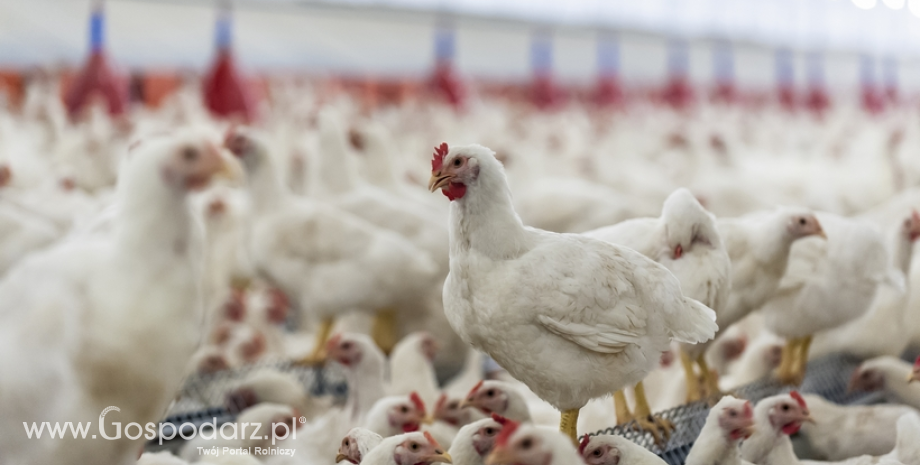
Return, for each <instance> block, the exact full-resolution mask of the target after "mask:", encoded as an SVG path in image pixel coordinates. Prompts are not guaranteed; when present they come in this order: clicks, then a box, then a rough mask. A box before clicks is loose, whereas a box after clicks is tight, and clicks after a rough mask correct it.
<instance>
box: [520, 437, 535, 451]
mask: <svg viewBox="0 0 920 465" xmlns="http://www.w3.org/2000/svg"><path fill="white" fill-rule="evenodd" d="M531 447H533V441H532V440H531V439H530V438H527V439H524V440H523V441H521V449H524V450H527V449H530V448H531Z"/></svg>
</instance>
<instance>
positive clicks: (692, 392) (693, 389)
mask: <svg viewBox="0 0 920 465" xmlns="http://www.w3.org/2000/svg"><path fill="white" fill-rule="evenodd" d="M680 364H681V365H683V367H684V378H686V382H687V403H688V404H689V403H690V402H696V401H698V400H700V399H702V398H703V396H702V393H700V382H699V379H697V377H696V372H694V371H693V360H692V359H690V355H688V354H687V352H684V351H683V350H681V351H680Z"/></svg>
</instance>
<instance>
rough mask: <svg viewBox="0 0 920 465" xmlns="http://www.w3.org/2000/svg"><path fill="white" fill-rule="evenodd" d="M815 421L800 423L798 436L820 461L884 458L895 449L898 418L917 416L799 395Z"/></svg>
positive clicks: (905, 410)
mask: <svg viewBox="0 0 920 465" xmlns="http://www.w3.org/2000/svg"><path fill="white" fill-rule="evenodd" d="M802 397H803V398H804V399H805V403H806V404H808V410H809V411H810V412H811V415H812V417H813V418H814V419H815V422H814V423H813V424H803V425H802V429H801V430H800V434H801V436H803V437H804V438H805V440H806V441H808V444H809V445H810V446H811V450H812V451H814V452H815V454H816V455H817V457H818V458H820V459H822V460H846V459H848V458H851V457H857V456H860V455H884V454H887V453H888V452H891V450H892V449H894V447H895V445H896V444H895V441H896V438H897V423H898V418H900V417H901V416H902V415H904V414H906V413H916V412H917V411H916V410H914V409H913V408H910V407H907V406H904V405H847V406H843V405H836V404H834V403H832V402H829V401H827V400H825V399H824V398H823V397H821V396H817V395H814V394H805V395H803V396H802Z"/></svg>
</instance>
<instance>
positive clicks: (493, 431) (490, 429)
mask: <svg viewBox="0 0 920 465" xmlns="http://www.w3.org/2000/svg"><path fill="white" fill-rule="evenodd" d="M485 431H486V436H492V435H493V434H495V429H494V428H486V430H485Z"/></svg>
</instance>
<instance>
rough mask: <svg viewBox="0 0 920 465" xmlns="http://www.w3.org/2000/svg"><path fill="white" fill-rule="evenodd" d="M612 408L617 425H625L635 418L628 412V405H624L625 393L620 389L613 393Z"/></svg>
mask: <svg viewBox="0 0 920 465" xmlns="http://www.w3.org/2000/svg"><path fill="white" fill-rule="evenodd" d="M613 408H615V409H616V411H617V424H618V425H625V424H626V423H629V422H631V421H633V420H635V418H634V417H633V414H632V412H630V411H629V404H627V403H626V391H623V390H622V389H621V390H619V391H617V392H614V393H613Z"/></svg>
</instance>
